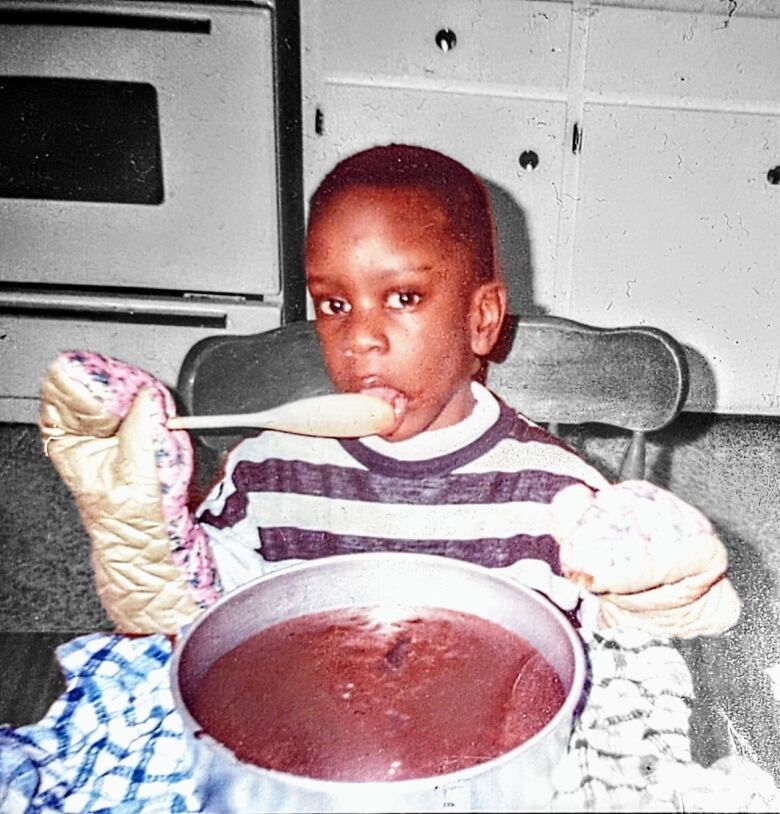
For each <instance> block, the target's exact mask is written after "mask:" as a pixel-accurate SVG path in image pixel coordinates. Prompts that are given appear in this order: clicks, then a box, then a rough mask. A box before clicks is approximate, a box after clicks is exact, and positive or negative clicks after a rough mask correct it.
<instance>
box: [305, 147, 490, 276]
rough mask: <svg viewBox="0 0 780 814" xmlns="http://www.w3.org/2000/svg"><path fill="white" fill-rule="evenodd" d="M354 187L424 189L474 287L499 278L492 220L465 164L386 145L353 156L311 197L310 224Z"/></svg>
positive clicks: (486, 196)
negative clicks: (464, 256)
mask: <svg viewBox="0 0 780 814" xmlns="http://www.w3.org/2000/svg"><path fill="white" fill-rule="evenodd" d="M356 186H378V187H422V188H423V189H427V190H429V191H430V192H431V193H433V194H434V195H435V196H436V197H437V198H438V200H439V201H440V202H441V205H442V208H443V210H444V213H445V215H446V216H447V221H448V222H449V225H450V231H451V233H452V238H453V240H455V241H456V242H457V243H459V244H461V245H462V246H465V248H466V249H467V250H468V251H469V252H470V253H471V256H472V259H473V262H474V271H475V277H476V279H477V281H478V282H485V281H488V280H493V279H496V278H497V277H498V260H497V250H496V236H495V231H496V230H495V221H494V219H493V209H492V206H491V203H490V196H489V194H488V191H487V189H486V187H485V185H484V184H483V183H482V181H480V180H479V178H477V176H476V175H474V173H473V172H471V170H469V169H467V168H466V167H464V166H463V164H461V163H459V162H458V161H455V160H454V159H452V158H449V157H448V156H446V155H443V154H442V153H439V152H436V151H435V150H429V149H427V148H425V147H416V146H411V145H408V144H389V145H386V146H381V147H372V148H370V149H368V150H363V151H362V152H359V153H355V154H354V155H351V156H350V157H349V158H346V159H344V160H343V161H341V162H340V163H339V164H337V165H336V166H335V167H334V168H333V169H332V170H331V171H330V172H329V173H328V175H326V176H325V178H324V179H323V181H322V183H321V184H320V186H319V187H318V188H317V191H316V192H315V193H314V195H313V196H312V198H311V202H310V207H309V223H310V224H311V223H313V222H314V221H315V220H316V218H317V216H318V215H319V213H320V212H321V211H322V210H323V208H324V207H325V205H326V204H327V203H328V201H329V200H330V199H331V198H332V197H333V196H334V195H335V194H336V193H338V192H341V191H343V190H347V189H350V188H352V187H356Z"/></svg>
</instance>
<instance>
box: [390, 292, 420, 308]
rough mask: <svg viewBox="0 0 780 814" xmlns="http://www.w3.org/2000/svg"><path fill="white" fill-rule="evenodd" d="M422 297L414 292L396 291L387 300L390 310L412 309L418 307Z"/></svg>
mask: <svg viewBox="0 0 780 814" xmlns="http://www.w3.org/2000/svg"><path fill="white" fill-rule="evenodd" d="M421 299H422V296H421V295H420V294H417V293H416V292H414V291H394V292H393V293H392V294H391V295H390V296H389V297H388V298H387V305H388V307H389V308H398V309H403V308H411V307H413V306H415V305H418V304H419V302H420V300H421Z"/></svg>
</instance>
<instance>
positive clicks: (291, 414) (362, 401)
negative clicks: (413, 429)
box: [168, 393, 396, 438]
mask: <svg viewBox="0 0 780 814" xmlns="http://www.w3.org/2000/svg"><path fill="white" fill-rule="evenodd" d="M395 421H396V418H395V413H394V412H393V408H392V407H391V406H390V405H389V404H388V403H387V402H386V401H382V399H378V398H376V397H375V396H367V395H364V394H362V393H334V394H331V395H327V396H312V397H311V398H305V399H298V400H297V401H291V402H288V403H287V404H282V405H280V406H279V407H274V408H273V409H271V410H263V411H261V412H259V413H235V414H232V415H201V416H174V417H172V418H169V419H168V428H169V429H171V430H203V429H222V428H225V427H257V428H261V429H269V430H279V431H280V432H292V433H296V434H297V435H320V436H326V437H329V438H358V437H361V436H363V435H376V434H377V433H381V432H383V431H385V430H389V429H390V428H391V427H392V426H393V424H394V423H395Z"/></svg>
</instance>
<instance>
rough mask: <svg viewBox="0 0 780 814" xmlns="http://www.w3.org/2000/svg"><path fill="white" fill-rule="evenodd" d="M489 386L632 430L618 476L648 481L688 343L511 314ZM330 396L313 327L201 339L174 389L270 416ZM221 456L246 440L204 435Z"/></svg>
mask: <svg viewBox="0 0 780 814" xmlns="http://www.w3.org/2000/svg"><path fill="white" fill-rule="evenodd" d="M487 384H488V386H489V387H490V388H491V389H492V390H493V391H494V392H495V393H496V394H497V395H499V396H500V397H501V398H502V399H503V400H504V401H506V402H507V403H508V404H510V405H511V406H512V407H514V408H515V409H517V410H519V411H520V412H521V413H523V414H524V415H526V416H527V417H528V418H530V419H531V420H533V421H535V422H539V423H544V424H548V425H550V428H551V430H552V431H553V432H557V425H558V424H581V423H586V422H596V423H601V424H609V425H611V426H615V427H619V428H621V429H625V430H627V431H630V433H631V442H630V444H629V447H628V450H627V453H626V456H625V457H624V461H623V466H622V468H621V473H620V474H621V478H624V479H625V478H642V477H643V476H644V470H645V464H644V448H645V447H644V445H645V433H647V432H651V431H653V430H657V429H660V428H661V427H664V426H665V425H666V424H668V423H669V422H671V421H672V420H673V419H674V418H675V417H676V416H677V415H678V413H679V412H680V410H681V409H682V406H683V403H684V401H685V396H686V392H687V384H688V372H687V365H686V357H685V353H684V351H683V349H682V347H681V346H680V345H679V344H678V343H677V342H676V341H675V340H674V339H673V338H672V337H671V336H669V335H668V334H667V333H665V332H663V331H660V330H658V329H657V328H648V327H630V328H597V327H594V326H590V325H583V324H581V323H578V322H573V321H571V320H566V319H560V318H557V317H547V316H544V317H512V318H511V321H510V322H509V323H508V330H507V332H506V339H505V341H504V342H502V345H501V347H500V348H499V349H498V350H497V353H496V354H495V360H494V361H493V362H492V363H491V364H490V365H489V367H488V376H487ZM331 392H333V387H332V385H331V383H330V380H329V379H328V375H327V373H326V371H325V367H324V364H323V361H322V355H321V354H320V349H319V345H318V342H317V338H316V335H315V332H314V324H313V323H311V322H295V323H290V324H288V325H285V326H283V327H281V328H277V329H275V330H272V331H267V332H265V333H261V334H251V335H246V336H232V335H228V336H215V337H209V338H207V339H203V340H201V341H200V342H198V343H197V344H196V345H194V346H193V347H192V348H191V350H190V351H189V353H188V354H187V356H186V358H185V360H184V362H183V364H182V367H181V372H180V375H179V382H178V393H179V396H180V398H181V401H182V403H183V408H184V411H185V412H186V413H189V414H192V415H211V414H216V413H242V412H254V411H257V410H264V409H267V408H270V407H275V406H277V405H279V404H283V403H284V402H287V401H292V400H294V399H297V398H305V397H307V396H314V395H320V394H323V393H331ZM200 437H201V440H202V442H203V443H204V444H206V445H207V446H209V447H211V448H212V449H215V450H218V451H220V452H223V451H225V450H227V449H229V448H230V447H232V446H233V445H234V444H235V443H236V442H237V441H238V440H239V439H240V437H241V436H240V435H236V434H226V433H225V432H224V430H222V431H218V432H217V431H202V432H201V433H200Z"/></svg>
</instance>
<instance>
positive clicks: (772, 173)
mask: <svg viewBox="0 0 780 814" xmlns="http://www.w3.org/2000/svg"><path fill="white" fill-rule="evenodd" d="M766 180H767V181H769V183H770V184H772V185H773V186H777V185H778V184H780V164H778V166H776V167H772V169H770V170H769V172H768V173H767V174H766Z"/></svg>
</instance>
